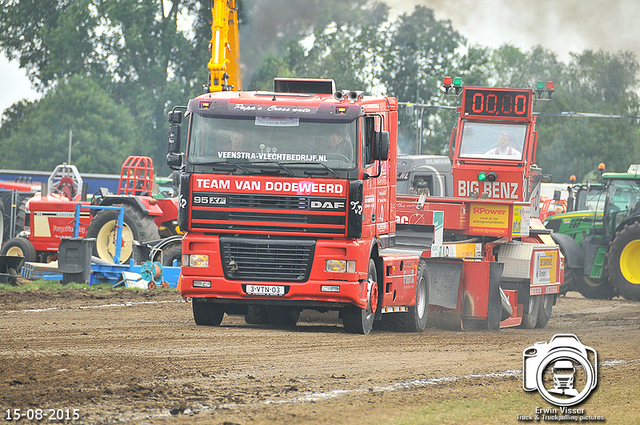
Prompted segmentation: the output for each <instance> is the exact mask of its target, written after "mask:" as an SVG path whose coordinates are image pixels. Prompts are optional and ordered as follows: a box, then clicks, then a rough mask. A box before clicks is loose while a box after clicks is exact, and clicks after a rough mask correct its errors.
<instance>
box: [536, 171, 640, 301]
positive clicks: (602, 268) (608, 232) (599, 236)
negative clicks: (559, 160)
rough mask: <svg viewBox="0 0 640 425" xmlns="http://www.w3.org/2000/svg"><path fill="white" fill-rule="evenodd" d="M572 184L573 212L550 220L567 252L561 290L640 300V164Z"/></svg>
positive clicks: (570, 206)
mask: <svg viewBox="0 0 640 425" xmlns="http://www.w3.org/2000/svg"><path fill="white" fill-rule="evenodd" d="M570 189H571V190H570V195H569V199H568V202H567V212H566V213H562V214H555V215H552V216H549V217H547V218H546V220H545V222H544V224H545V226H546V228H547V229H551V230H553V233H552V237H553V238H554V240H555V241H556V243H557V244H558V245H560V248H561V250H562V252H563V254H564V256H565V284H564V285H563V287H562V288H561V291H563V292H566V291H569V290H576V291H578V292H580V293H581V294H582V295H583V296H584V297H586V298H600V299H609V298H612V297H614V296H615V295H621V296H623V297H624V298H626V299H628V300H636V301H640V165H637V164H636V165H631V166H630V167H629V170H628V171H627V172H626V173H603V174H602V181H601V182H599V183H596V184H590V183H587V184H586V185H575V186H573V187H572V188H570ZM574 193H575V199H574V196H573V195H574ZM573 204H575V205H573Z"/></svg>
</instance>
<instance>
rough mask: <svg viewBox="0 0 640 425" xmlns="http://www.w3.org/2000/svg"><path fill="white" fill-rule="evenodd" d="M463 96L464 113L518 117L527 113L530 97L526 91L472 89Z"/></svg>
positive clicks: (523, 116)
mask: <svg viewBox="0 0 640 425" xmlns="http://www.w3.org/2000/svg"><path fill="white" fill-rule="evenodd" d="M465 98H466V102H467V104H466V106H465V113H467V114H470V115H493V116H498V117H518V118H520V117H522V118H525V117H527V116H528V115H529V110H528V108H529V103H530V97H529V96H528V95H527V94H526V93H524V94H523V93H522V92H520V93H518V92H515V93H514V92H505V91H488V90H487V91H475V90H474V91H472V92H470V93H469V94H468V97H466V96H465Z"/></svg>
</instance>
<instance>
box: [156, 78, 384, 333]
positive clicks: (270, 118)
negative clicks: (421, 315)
mask: <svg viewBox="0 0 640 425" xmlns="http://www.w3.org/2000/svg"><path fill="white" fill-rule="evenodd" d="M176 114H177V115H182V114H181V113H180V112H176V113H172V117H173V118H171V119H172V120H173V121H174V122H173V124H172V129H171V130H170V153H169V155H168V163H169V164H170V165H173V166H174V167H175V168H179V169H180V170H181V184H180V188H181V192H180V210H179V227H180V229H182V230H184V231H186V232H187V233H186V235H185V236H184V239H183V254H184V255H183V263H182V267H183V268H182V275H183V277H182V283H181V293H182V295H183V296H184V297H189V298H193V301H194V302H193V308H194V317H195V318H196V322H197V323H198V322H199V323H201V324H209V323H213V324H216V323H215V322H217V321H218V320H219V319H220V320H221V314H224V313H227V314H244V315H245V316H247V317H249V319H248V320H250V321H252V320H254V319H251V317H255V316H256V315H258V316H260V315H262V316H265V314H264V311H265V309H266V311H267V313H268V314H270V315H271V319H270V322H271V323H279V322H281V321H282V320H285V319H283V317H284V318H287V317H288V318H289V319H290V320H294V319H295V320H297V314H299V312H300V310H301V309H303V308H316V309H328V308H336V309H343V308H348V309H349V311H351V310H350V309H351V307H353V308H354V309H356V310H354V311H356V313H354V314H356V315H357V314H360V313H361V312H362V311H364V310H366V309H367V308H369V309H371V302H372V299H373V298H372V293H371V284H370V280H371V278H372V275H373V278H372V280H373V281H376V280H377V274H378V270H380V269H381V268H382V262H381V261H380V259H379V257H378V254H377V253H378V251H379V250H381V249H383V248H384V247H387V246H389V245H390V244H391V239H392V235H393V233H394V232H395V217H396V214H395V203H394V202H392V200H393V199H395V195H396V164H395V161H389V160H388V158H389V157H392V158H395V155H396V145H397V144H396V128H397V101H396V100H395V99H393V98H388V97H375V98H374V97H368V96H363V95H362V93H361V92H356V91H337V90H336V88H335V83H334V82H333V81H332V80H306V79H305V80H302V79H276V81H275V86H274V91H273V92H233V91H223V92H217V93H209V94H204V95H201V96H199V97H197V98H195V99H192V100H191V101H190V102H189V104H188V107H187V109H186V113H185V114H184V115H185V116H186V117H187V118H188V131H187V138H186V149H185V153H184V154H181V153H179V150H180V137H179V133H180V130H179V127H178V126H179V123H178V122H179V121H181V118H176V117H175V115H176ZM390 141H392V142H391V143H390ZM172 143H173V145H172ZM376 289H377V288H376ZM283 301H286V302H287V306H286V307H283V306H282V304H283ZM375 301H376V300H375V299H374V302H375ZM373 307H374V309H375V305H374V306H373ZM256 311H258V312H259V313H255V312H256ZM349 311H348V312H346V313H345V314H346V315H347V316H349V314H348V313H349ZM254 313H255V314H254ZM265 317H266V316H265ZM292 317H293V318H294V319H291V318H292ZM349 317H350V316H349ZM255 320H257V319H255ZM255 320H254V321H255ZM285 321H286V320H285ZM218 323H219V322H218Z"/></svg>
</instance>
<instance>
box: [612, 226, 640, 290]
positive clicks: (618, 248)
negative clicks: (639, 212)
mask: <svg viewBox="0 0 640 425" xmlns="http://www.w3.org/2000/svg"><path fill="white" fill-rule="evenodd" d="M606 264H607V272H608V273H609V280H610V281H611V283H612V284H613V286H614V288H615V290H616V292H617V293H618V294H620V295H622V296H623V297H624V298H625V299H627V300H633V301H640V222H638V221H637V222H635V223H631V224H627V225H625V226H624V228H622V229H621V230H620V231H618V232H617V233H616V235H615V237H614V238H613V240H612V241H611V244H610V245H609V251H608V252H607V256H606Z"/></svg>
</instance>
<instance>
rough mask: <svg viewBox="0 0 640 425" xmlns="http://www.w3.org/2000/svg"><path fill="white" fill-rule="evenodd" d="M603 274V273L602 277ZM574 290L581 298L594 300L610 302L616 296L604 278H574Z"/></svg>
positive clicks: (607, 280)
mask: <svg viewBox="0 0 640 425" xmlns="http://www.w3.org/2000/svg"><path fill="white" fill-rule="evenodd" d="M605 274H606V273H605V272H604V271H603V275H605ZM576 290H577V291H578V292H580V293H581V294H582V296H583V297H585V298H590V299H594V300H610V299H611V298H613V297H615V296H616V291H615V289H614V288H613V285H611V283H610V281H609V279H607V278H606V276H603V277H602V278H600V279H596V278H593V277H588V276H576Z"/></svg>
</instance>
